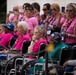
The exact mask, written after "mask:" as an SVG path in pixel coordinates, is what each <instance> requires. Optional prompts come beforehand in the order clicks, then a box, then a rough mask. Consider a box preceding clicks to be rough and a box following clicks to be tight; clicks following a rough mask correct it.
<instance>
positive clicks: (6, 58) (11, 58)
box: [0, 41, 30, 75]
mask: <svg viewBox="0 0 76 75" xmlns="http://www.w3.org/2000/svg"><path fill="white" fill-rule="evenodd" d="M24 45H25V47H26V48H25V47H24ZM29 45H30V41H24V43H23V46H22V49H23V50H25V51H27V49H28V46H29ZM23 50H22V51H19V50H9V52H8V53H7V54H1V55H0V61H1V62H0V64H1V68H2V69H1V74H3V75H10V74H9V73H10V70H11V68H14V64H15V63H14V62H15V59H16V58H23V54H24V52H25V51H23ZM21 63H22V62H21Z"/></svg>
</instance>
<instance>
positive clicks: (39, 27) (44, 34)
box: [34, 26, 46, 37]
mask: <svg viewBox="0 0 76 75" xmlns="http://www.w3.org/2000/svg"><path fill="white" fill-rule="evenodd" d="M34 29H37V30H38V32H39V33H40V34H41V35H42V37H45V36H46V29H45V27H42V26H36V27H35V28H34Z"/></svg>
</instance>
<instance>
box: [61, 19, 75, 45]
mask: <svg viewBox="0 0 76 75" xmlns="http://www.w3.org/2000/svg"><path fill="white" fill-rule="evenodd" d="M75 24H76V18H75V19H74V20H73V21H72V22H71V24H70V26H69V27H68V28H67V29H66V33H67V34H72V35H73V34H74V27H75ZM62 27H63V28H64V27H66V21H65V22H64V24H63V25H62ZM64 42H65V43H66V44H73V43H76V38H72V37H71V38H70V37H65V39H64Z"/></svg>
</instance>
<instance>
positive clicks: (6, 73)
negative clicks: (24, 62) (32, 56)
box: [4, 56, 22, 75]
mask: <svg viewBox="0 0 76 75" xmlns="http://www.w3.org/2000/svg"><path fill="white" fill-rule="evenodd" d="M16 58H22V56H15V57H13V58H11V59H10V60H8V61H7V62H6V64H5V69H4V75H9V72H10V70H11V69H12V68H14V66H13V63H14V59H16Z"/></svg>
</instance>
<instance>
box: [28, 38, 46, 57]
mask: <svg viewBox="0 0 76 75" xmlns="http://www.w3.org/2000/svg"><path fill="white" fill-rule="evenodd" d="M42 43H44V44H47V40H46V39H45V38H43V39H40V40H39V41H38V42H36V43H35V45H34V47H33V49H32V52H33V53H35V52H38V50H39V48H40V45H41V44H42ZM28 58H33V57H32V56H29V57H28Z"/></svg>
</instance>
